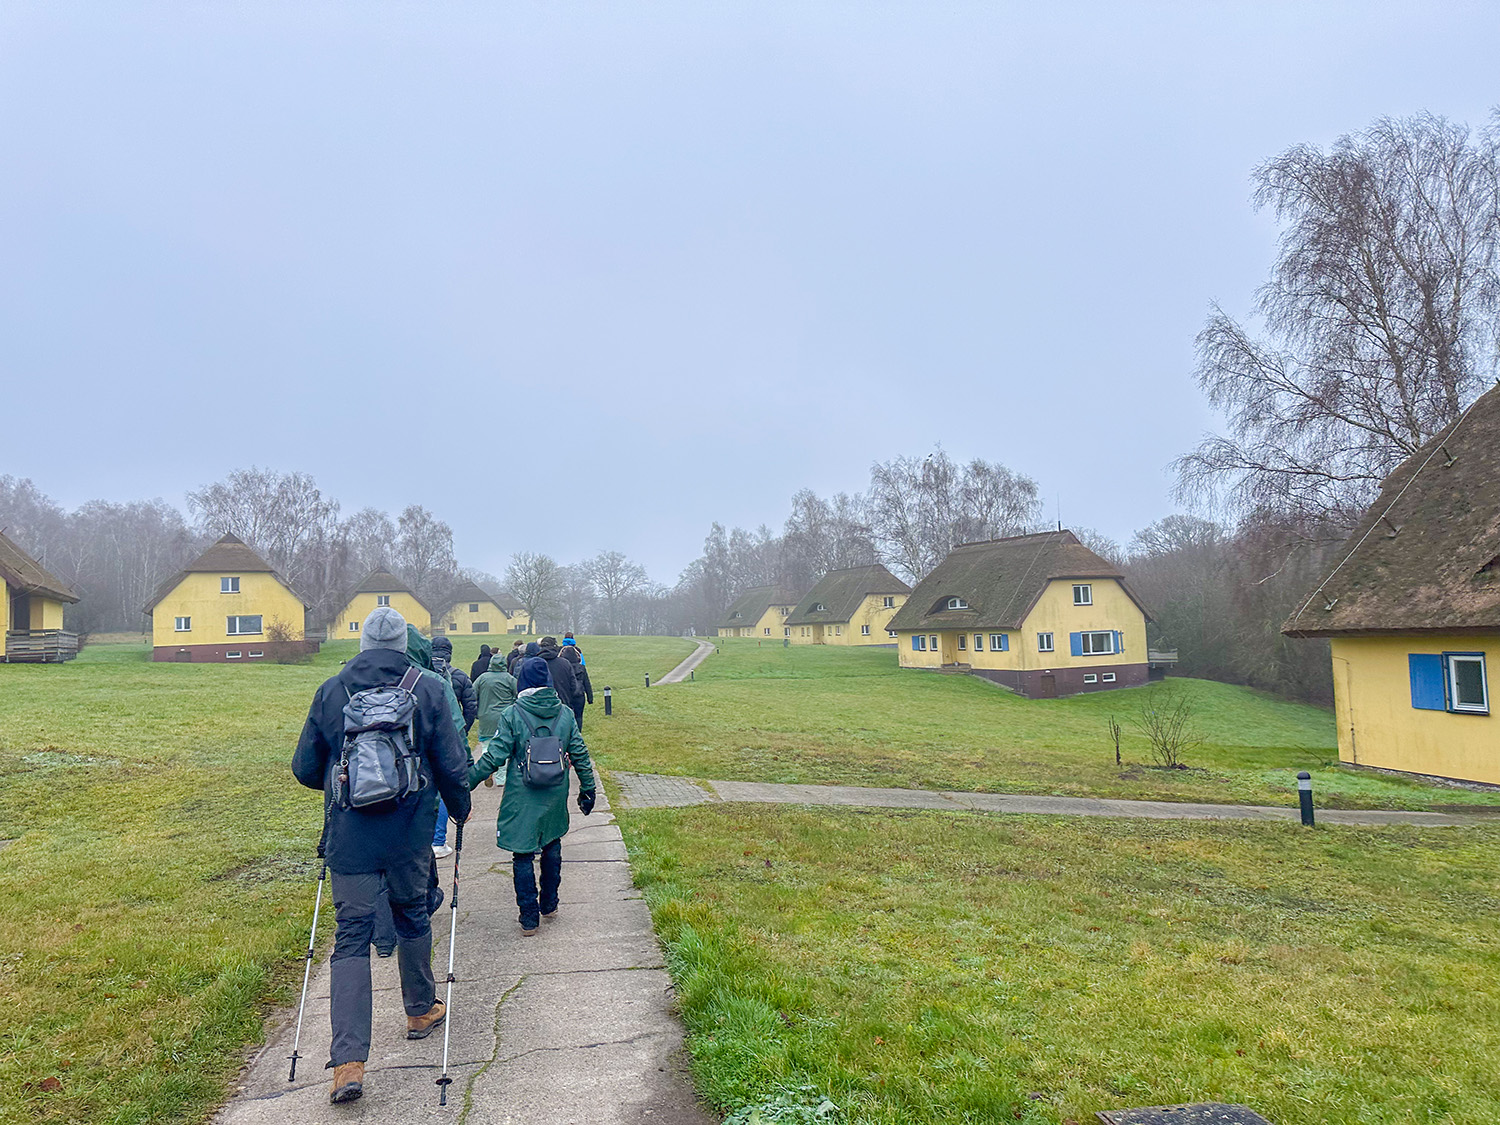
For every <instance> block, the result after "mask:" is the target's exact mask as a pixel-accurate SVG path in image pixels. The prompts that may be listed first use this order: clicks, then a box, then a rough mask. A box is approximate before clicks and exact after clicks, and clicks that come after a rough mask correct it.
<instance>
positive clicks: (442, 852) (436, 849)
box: [432, 844, 453, 859]
mask: <svg viewBox="0 0 1500 1125" xmlns="http://www.w3.org/2000/svg"><path fill="white" fill-rule="evenodd" d="M432 854H433V855H435V856H437V857H438V859H447V858H448V857H449V856H450V855H452V854H453V849H452V848H450V847H449V846H448V845H447V844H433V845H432Z"/></svg>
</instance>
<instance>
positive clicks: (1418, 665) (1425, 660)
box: [1406, 652, 1448, 711]
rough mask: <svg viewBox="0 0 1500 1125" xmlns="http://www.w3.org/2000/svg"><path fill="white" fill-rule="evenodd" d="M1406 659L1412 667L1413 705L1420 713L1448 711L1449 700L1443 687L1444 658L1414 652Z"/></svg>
mask: <svg viewBox="0 0 1500 1125" xmlns="http://www.w3.org/2000/svg"><path fill="white" fill-rule="evenodd" d="M1406 659H1407V662H1408V664H1409V665H1410V667H1411V705H1412V706H1413V707H1415V708H1416V709H1417V710H1419V711H1446V710H1447V709H1448V700H1447V692H1446V690H1445V688H1444V686H1443V658H1442V657H1441V656H1438V655H1436V654H1429V653H1425V652H1413V653H1411V654H1409V655H1408V656H1407V658H1406Z"/></svg>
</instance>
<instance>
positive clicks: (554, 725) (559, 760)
mask: <svg viewBox="0 0 1500 1125" xmlns="http://www.w3.org/2000/svg"><path fill="white" fill-rule="evenodd" d="M515 711H516V714H517V715H519V716H521V722H522V723H523V724H525V726H526V733H527V735H529V736H530V737H528V738H527V739H526V745H525V746H524V747H522V748H521V780H522V781H524V782H525V783H526V784H527V785H528V786H529V787H530V788H532V789H556V788H557V787H558V786H559V785H566V784H567V783H568V764H567V755H565V754H564V753H563V740H562V738H561V737H559V735H560V734H561V731H560V729H559V728H561V727H562V726H563V716H564V715H567V716H568V718H570V719H571V718H572V717H573V713H572V712H571V711H569V710H568V709H567V708H566V707H563V708H559V710H558V712H557V718H555V719H553V720H552V722H551V723H543V724H542V725H541V727H540V729H542V730H545V731H546V732H547V734H546V735H544V736H539V735H538V734H537V730H538V728H537V727H536V726H533V725H532V722H531V719H530V718H529V717H528V716H527V714H526V711H525V710H524V709H523V708H521V707H519V706H517V707H516V709H515Z"/></svg>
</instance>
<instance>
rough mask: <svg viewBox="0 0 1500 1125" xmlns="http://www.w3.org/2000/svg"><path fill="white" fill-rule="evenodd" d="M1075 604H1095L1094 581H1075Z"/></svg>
mask: <svg viewBox="0 0 1500 1125" xmlns="http://www.w3.org/2000/svg"><path fill="white" fill-rule="evenodd" d="M1080 595H1081V596H1080ZM1073 604H1074V605H1093V604H1094V587H1093V584H1092V583H1089V582H1075V583H1073Z"/></svg>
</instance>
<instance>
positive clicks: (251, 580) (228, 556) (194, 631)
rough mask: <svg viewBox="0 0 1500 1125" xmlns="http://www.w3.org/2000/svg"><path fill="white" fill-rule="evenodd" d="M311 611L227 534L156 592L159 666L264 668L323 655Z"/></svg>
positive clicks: (152, 611)
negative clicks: (312, 636)
mask: <svg viewBox="0 0 1500 1125" xmlns="http://www.w3.org/2000/svg"><path fill="white" fill-rule="evenodd" d="M307 608H308V607H307V604H306V603H305V602H304V601H303V599H302V598H301V596H299V595H298V594H297V593H296V592H295V591H293V589H292V588H291V586H289V585H288V584H287V582H286V579H284V578H282V577H281V576H280V575H279V574H277V573H276V572H275V571H274V570H273V569H271V564H270V563H268V562H266V560H265V559H263V558H261V557H260V556H259V555H257V554H256V553H255V552H254V551H252V550H251V549H250V548H249V547H247V546H245V543H244V541H243V540H241V539H238V538H236V537H235V536H233V535H226V536H224V537H223V538H221V539H220V540H219V541H218V542H217V543H215V544H214V545H213V546H212V547H210V548H209V549H208V550H206V551H204V552H203V554H201V555H199V556H198V557H197V558H196V559H194V560H193V561H192V562H190V563H189V564H188V565H187V566H185V567H184V568H183V569H182V570H181V571H180V572H178V573H177V574H175V575H173V576H172V577H171V578H168V579H167V580H166V581H165V582H163V583H162V584H161V585H160V586H158V587H157V589H156V594H155V595H154V596H153V597H152V599H151V602H150V604H149V605H147V606H146V609H145V613H146V615H147V616H148V617H150V618H151V644H152V650H151V659H153V660H158V661H163V660H166V661H179V662H182V663H188V664H201V663H206V662H228V663H239V662H245V663H259V662H261V661H265V660H274V659H276V658H277V657H286V656H293V655H301V654H303V653H305V652H317V651H318V642H317V641H309V640H305V639H304V638H305V637H306V635H307V634H306V627H307Z"/></svg>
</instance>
